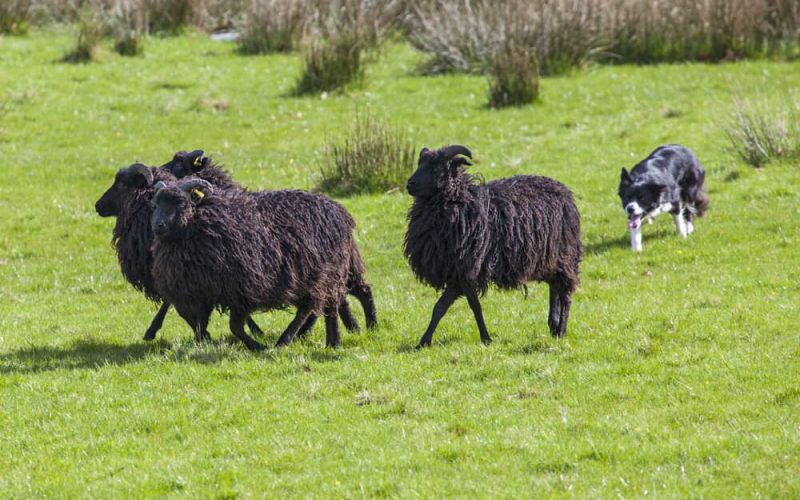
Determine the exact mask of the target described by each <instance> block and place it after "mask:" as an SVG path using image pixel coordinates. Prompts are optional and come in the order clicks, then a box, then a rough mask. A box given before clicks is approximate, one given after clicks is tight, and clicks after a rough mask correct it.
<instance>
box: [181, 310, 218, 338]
mask: <svg viewBox="0 0 800 500" xmlns="http://www.w3.org/2000/svg"><path fill="white" fill-rule="evenodd" d="M176 309H177V310H178V314H180V315H181V318H183V319H184V321H186V322H187V323H188V324H189V326H190V327H191V328H192V331H193V332H194V340H195V342H207V341H210V340H211V335H209V334H208V319H209V318H210V317H211V311H210V310H209V311H193V312H188V311H182V310H180V309H178V308H177V307H176Z"/></svg>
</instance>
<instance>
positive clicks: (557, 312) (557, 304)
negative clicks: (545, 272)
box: [547, 283, 561, 337]
mask: <svg viewBox="0 0 800 500" xmlns="http://www.w3.org/2000/svg"><path fill="white" fill-rule="evenodd" d="M547 326H549V327H550V334H551V335H552V336H553V337H558V336H559V335H560V331H561V330H560V328H561V291H560V290H559V288H558V286H557V285H555V284H553V283H550V314H549V315H548V316H547Z"/></svg>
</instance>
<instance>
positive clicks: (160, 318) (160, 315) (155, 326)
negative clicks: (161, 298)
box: [142, 302, 169, 340]
mask: <svg viewBox="0 0 800 500" xmlns="http://www.w3.org/2000/svg"><path fill="white" fill-rule="evenodd" d="M167 311H169V302H164V303H162V304H161V307H160V308H158V312H157V313H156V315H155V316H154V317H153V321H151V322H150V326H149V327H148V328H147V331H146V332H144V337H142V339H143V340H153V339H154V338H156V332H157V331H159V330H161V325H163V324H164V316H166V315H167Z"/></svg>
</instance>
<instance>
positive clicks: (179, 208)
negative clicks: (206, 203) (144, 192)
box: [150, 178, 213, 238]
mask: <svg viewBox="0 0 800 500" xmlns="http://www.w3.org/2000/svg"><path fill="white" fill-rule="evenodd" d="M156 189H157V191H156V195H155V197H154V198H153V215H152V216H151V217H150V228H151V229H152V230H153V233H155V234H156V235H157V236H161V237H165V238H178V237H180V236H181V235H182V234H183V231H185V230H186V228H187V227H188V226H189V224H190V222H191V220H192V217H193V216H194V211H195V208H196V206H197V205H198V204H200V203H202V202H203V200H204V199H205V197H206V196H207V195H209V194H211V193H212V192H213V188H212V187H211V184H210V183H209V182H208V181H205V180H203V179H196V178H192V179H188V180H183V181H181V182H179V183H177V184H172V185H167V184H165V183H163V182H159V183H157V184H156Z"/></svg>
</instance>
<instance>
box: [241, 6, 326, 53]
mask: <svg viewBox="0 0 800 500" xmlns="http://www.w3.org/2000/svg"><path fill="white" fill-rule="evenodd" d="M310 4H311V2H308V1H303V0H251V2H250V3H249V5H248V9H247V11H246V12H244V15H243V16H242V19H241V21H239V22H238V23H237V29H238V31H239V52H241V53H243V54H267V53H271V52H287V51H290V50H293V49H294V48H295V47H296V45H297V43H298V42H299V41H300V39H301V36H302V33H303V30H304V29H305V23H306V20H307V17H308V14H307V12H308V9H309V8H310V7H311V5H310Z"/></svg>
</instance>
